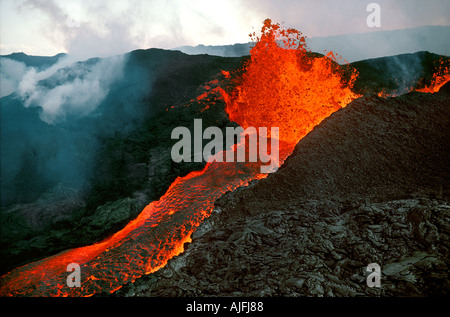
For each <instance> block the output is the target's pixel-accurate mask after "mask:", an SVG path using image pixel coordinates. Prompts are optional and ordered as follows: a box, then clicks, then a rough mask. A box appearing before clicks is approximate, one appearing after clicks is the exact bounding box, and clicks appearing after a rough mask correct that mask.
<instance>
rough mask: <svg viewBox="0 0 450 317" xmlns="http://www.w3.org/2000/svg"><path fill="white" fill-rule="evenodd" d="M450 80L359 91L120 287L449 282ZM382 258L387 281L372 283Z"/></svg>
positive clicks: (309, 288)
mask: <svg viewBox="0 0 450 317" xmlns="http://www.w3.org/2000/svg"><path fill="white" fill-rule="evenodd" d="M449 89H450V83H447V85H445V86H444V87H442V88H441V92H439V93H435V94H423V93H409V94H407V95H404V96H402V97H397V98H387V99H383V98H378V97H363V98H360V99H357V100H355V101H353V102H352V103H350V104H349V105H348V106H347V107H346V108H343V109H341V110H339V111H337V112H336V113H334V114H332V115H331V116H330V117H329V118H327V119H325V120H324V121H323V122H322V123H321V124H320V125H318V126H317V127H316V128H314V130H313V131H312V132H310V133H309V134H308V135H307V136H306V137H305V138H303V139H302V140H301V141H300V142H299V143H298V144H297V146H296V148H295V151H294V153H292V155H291V156H290V157H289V158H288V159H287V160H286V161H285V163H284V164H283V166H282V167H281V168H280V169H279V170H278V171H277V172H276V173H274V174H271V175H269V177H267V178H266V179H262V180H259V181H256V182H254V183H253V184H251V185H250V186H248V187H245V188H241V189H238V190H236V191H234V192H230V193H228V194H225V195H224V196H222V197H221V198H220V199H219V200H218V201H217V202H216V208H215V211H216V212H215V213H213V215H212V216H211V217H210V218H208V219H207V220H206V221H205V222H204V223H203V224H202V225H201V226H200V228H199V229H198V230H197V232H196V233H195V234H194V235H193V237H192V238H193V239H192V243H191V244H190V245H187V246H186V248H187V251H185V253H183V254H182V255H180V256H178V257H176V258H173V259H172V260H171V261H169V263H168V265H167V266H166V267H164V268H163V269H161V270H160V271H158V272H156V273H155V274H152V275H149V276H145V277H142V278H140V279H138V280H137V281H135V282H134V283H129V284H127V285H126V286H125V287H123V288H122V289H121V290H119V291H118V292H117V293H116V294H114V296H380V295H381V296H429V295H444V294H448V293H449V290H450V284H449V282H448V268H449V262H448V254H449V247H450V245H449V241H448V236H449V233H450V228H449V226H448V221H447V219H448V217H449V216H450V203H449V199H450V181H449V180H450V168H449V166H448V162H449V160H450V151H449V149H450V144H449V142H450V124H449V123H450V122H449V120H450V107H449V105H450V90H449ZM370 263H377V264H379V265H380V267H381V274H382V277H381V281H382V282H381V285H382V286H381V288H376V287H375V288H370V287H368V286H367V284H366V277H367V271H366V267H367V265H369V264H370Z"/></svg>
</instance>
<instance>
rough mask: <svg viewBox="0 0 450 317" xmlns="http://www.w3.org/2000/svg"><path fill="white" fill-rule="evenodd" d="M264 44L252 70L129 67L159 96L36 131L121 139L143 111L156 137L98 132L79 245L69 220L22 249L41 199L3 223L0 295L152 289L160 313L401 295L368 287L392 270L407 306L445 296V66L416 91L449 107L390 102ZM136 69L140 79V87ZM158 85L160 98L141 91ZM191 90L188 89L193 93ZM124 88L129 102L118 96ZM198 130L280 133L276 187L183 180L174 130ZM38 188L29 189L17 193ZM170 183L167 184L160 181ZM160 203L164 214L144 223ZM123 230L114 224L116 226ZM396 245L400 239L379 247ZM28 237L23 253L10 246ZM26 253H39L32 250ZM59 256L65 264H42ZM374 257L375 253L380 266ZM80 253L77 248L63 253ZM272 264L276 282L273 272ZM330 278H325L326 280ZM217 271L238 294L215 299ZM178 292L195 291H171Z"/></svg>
mask: <svg viewBox="0 0 450 317" xmlns="http://www.w3.org/2000/svg"><path fill="white" fill-rule="evenodd" d="M252 36H253V37H256V34H253V35H252ZM255 42H256V44H255V46H254V47H253V48H252V50H251V52H250V53H251V55H250V56H249V57H245V58H242V59H241V58H219V57H213V56H206V55H205V56H188V55H185V54H182V53H180V52H167V53H166V52H164V51H162V50H150V51H147V52H146V51H135V52H132V53H131V54H130V56H128V57H129V59H128V60H127V63H126V64H125V69H130V67H134V69H135V70H136V69H137V71H135V72H133V75H132V76H130V74H127V78H132V79H137V82H138V83H139V88H140V89H142V88H143V87H144V86H143V85H144V84H145V83H148V82H152V93H144V94H141V95H139V94H138V95H137V96H136V95H134V94H133V93H132V92H133V91H135V90H134V88H136V87H135V86H133V85H129V84H128V80H123V79H122V80H119V81H117V82H113V83H112V86H111V87H112V88H114V89H112V90H111V91H112V92H111V93H106V99H105V100H106V101H105V102H102V103H100V105H98V106H97V107H98V108H97V109H96V110H95V111H93V112H91V113H89V114H88V115H87V116H81V117H77V120H76V121H72V122H71V124H68V123H67V122H63V123H61V122H60V123H57V124H54V123H53V125H52V126H50V127H49V126H48V125H44V124H42V123H41V122H40V123H39V124H40V126H41V129H43V130H46V129H50V131H51V130H56V131H64V132H65V131H71V128H73V127H74V126H75V123H74V122H76V124H79V125H83V124H85V123H86V122H88V123H90V124H91V125H92V126H98V125H100V126H102V123H105V122H106V123H107V124H108V123H111V122H112V121H111V119H112V118H113V119H117V117H116V116H114V111H111V105H112V109H120V110H121V112H120V114H127V113H128V111H129V110H130V109H129V108H128V107H129V106H130V104H132V103H133V102H134V101H136V100H139V106H140V107H142V108H143V109H147V108H146V106H151V107H153V108H152V109H154V108H155V107H156V109H155V110H154V111H144V112H143V117H144V118H146V120H139V119H143V118H140V117H139V116H131V118H132V119H133V120H132V121H133V122H135V126H134V129H130V130H127V131H120V125H119V127H117V126H114V125H112V126H111V125H106V129H107V128H109V127H112V130H113V132H114V131H116V132H115V133H107V134H102V133H100V136H99V135H98V133H97V132H98V131H102V130H95V132H96V133H95V140H96V142H95V143H93V144H94V145H97V142H98V143H100V144H102V146H100V147H99V148H96V147H94V148H95V149H96V151H97V152H96V156H95V158H96V160H94V161H93V163H92V164H93V168H92V173H93V175H94V177H93V179H92V180H91V183H90V184H89V185H90V186H87V187H86V188H82V189H83V190H85V191H87V194H83V195H84V196H83V195H81V196H82V198H81V199H80V204H75V205H77V206H81V207H80V208H79V209H77V212H79V214H81V216H79V218H78V219H80V221H81V222H80V224H79V225H77V226H76V228H74V229H67V227H68V223H67V222H69V223H71V222H74V220H76V219H77V218H76V217H75V218H66V219H65V222H64V221H61V222H58V223H53V224H49V225H45V226H41V227H40V228H39V229H40V231H37V232H36V231H33V230H32V229H31V230H29V231H28V232H26V233H24V232H23V231H22V232H19V233H17V230H15V227H14V220H15V219H17V218H15V217H17V214H20V212H18V211H20V210H22V211H23V210H34V209H35V208H36V206H39V205H36V204H34V203H33V199H32V198H30V199H29V201H25V202H22V204H21V205H20V204H19V205H17V204H16V205H14V206H13V207H10V206H6V207H7V208H6V212H4V214H5V215H8V217H7V218H4V217H2V221H3V219H6V221H4V222H3V223H2V227H3V226H5V225H11V230H10V236H6V237H3V239H2V243H3V244H4V245H7V246H8V249H7V251H6V252H9V254H11V255H17V254H21V257H16V258H15V259H14V257H12V258H9V259H7V261H9V263H7V264H6V265H5V266H6V267H7V269H6V271H8V273H6V274H4V275H3V276H2V278H1V285H2V286H1V291H0V293H1V294H2V295H6V296H92V295H99V294H111V293H112V294H114V295H129V294H135V288H136V287H140V288H141V290H140V293H139V294H140V295H149V296H153V295H161V296H167V295H188V296H199V295H208V294H211V295H249V294H251V295H254V296H263V295H273V296H276V295H288V296H297V295H329V296H335V295H344V296H345V295H359V294H363V295H364V294H367V295H371V294H374V292H383V291H384V292H385V293H383V294H388V295H398V294H400V295H402V294H404V293H401V292H400V293H398V292H395V291H392V290H391V289H387V290H385V289H382V290H376V289H375V290H372V291H367V290H364V289H363V286H364V285H365V284H364V278H362V275H361V274H359V275H358V272H359V273H361V272H360V271H361V268H363V267H364V265H365V261H366V262H367V261H368V262H367V264H369V263H373V262H375V261H377V262H380V263H381V264H382V267H383V268H387V270H386V272H385V274H387V276H389V278H391V279H393V280H395V279H401V278H402V277H403V281H405V284H404V286H402V287H403V288H402V289H405V290H406V291H407V290H408V289H413V294H415V293H414V292H416V293H420V290H419V286H418V284H414V283H419V284H420V283H423V281H424V280H425V279H427V280H433V281H438V280H441V279H442V276H441V274H442V272H443V271H446V269H447V263H446V254H447V253H446V252H448V248H447V245H446V244H445V243H440V242H442V241H444V242H445V241H446V240H445V239H446V237H447V236H448V232H446V227H445V225H443V224H442V221H441V220H442V219H445V217H447V216H448V215H446V212H447V211H448V203H447V202H448V179H449V177H448V176H449V170H448V167H447V164H446V162H448V158H449V155H448V154H449V153H448V148H449V147H448V145H449V144H448V140H449V138H448V132H449V131H448V126H449V125H448V118H449V116H448V105H449V97H448V85H444V84H443V82H444V80H445V78H446V77H445V76H447V75H448V68H447V66H446V65H447V63H448V58H446V57H445V56H438V55H434V54H429V53H425V54H422V53H419V54H417V57H418V59H419V61H423V60H424V59H426V60H428V61H429V60H432V63H433V65H434V66H433V67H434V68H431V67H428V68H425V69H426V70H427V71H429V72H431V73H432V74H433V75H432V76H430V77H429V78H425V79H423V82H421V83H420V84H421V85H422V86H423V87H425V88H427V89H429V91H430V92H431V91H433V92H434V91H436V90H439V91H438V92H434V93H421V92H411V93H409V94H407V95H405V96H402V97H396V98H392V97H390V95H392V96H394V95H396V94H398V91H397V90H395V89H396V88H399V87H398V86H397V87H394V88H393V87H392V86H388V85H386V83H385V82H382V83H378V82H370V81H369V80H368V79H364V77H362V79H360V78H361V77H358V76H359V75H358V74H359V70H358V68H357V67H354V65H352V64H348V63H345V62H342V61H341V60H340V59H339V57H338V56H336V54H334V53H333V52H326V54H324V55H322V54H317V53H314V52H310V51H309V50H308V49H307V47H306V44H305V37H304V36H303V35H302V34H301V32H299V31H297V30H294V29H284V28H283V27H281V26H280V25H279V24H273V23H272V22H271V21H270V20H266V21H265V22H264V26H263V28H262V30H261V36H258V37H256V38H255ZM415 57H416V55H415ZM407 60H408V59H407V58H404V57H400V61H407ZM98 63H99V60H89V61H86V62H85V63H82V64H77V66H76V68H72V69H71V68H65V69H63V70H61V71H58V73H57V74H56V75H55V76H54V77H52V78H49V79H47V80H45V81H42V82H40V83H39V85H41V87H42V89H44V90H45V89H50V90H51V89H53V88H54V87H57V86H58V85H59V84H60V83H61V80H62V79H64V80H73V81H74V82H77V81H76V79H78V80H82V78H84V77H87V78H89V76H88V75H87V74H86V73H84V71H85V70H86V69H87V70H88V72H87V73H92V72H95V69H96V68H95V67H96V66H95V65H98ZM374 64H375V65H379V64H380V63H379V61H375V62H373V63H372V62H370V61H369V62H366V63H362V64H360V65H362V66H361V67H360V69H361V70H363V69H364V67H373V65H374ZM149 65H151V67H150V68H149ZM139 67H145V70H146V71H145V72H143V73H144V75H142V74H143V73H142V72H140V71H139ZM430 68H431V70H430ZM437 69H439V70H440V71H442V72H440V71H439V72H438V71H437ZM89 70H90V71H89ZM149 70H151V71H149ZM421 70H423V69H421ZM187 73H188V75H186V74H187ZM80 74H81V75H80ZM149 74H151V80H146V81H145V82H143V81H142V79H148V76H149ZM371 74H372V73H371V72H368V77H370V75H371ZM422 75H423V74H422V73H419V77H420V76H422ZM77 76H79V77H77ZM74 77H75V80H74V79H73V78H74ZM422 77H424V76H422ZM422 77H420V78H422ZM173 78H176V79H173ZM442 78H444V80H443V79H442ZM409 79H410V78H408V80H409ZM183 80H186V81H188V82H189V85H187V86H183V84H182V82H183ZM364 83H365V84H366V85H364ZM178 85H179V88H178V89H177V88H176V87H178ZM169 86H170V87H172V88H168V87H169ZM194 86H195V87H196V88H197V89H196V91H195V93H192V92H191V89H193V87H194ZM438 86H439V87H440V88H439V87H438ZM364 87H366V89H364ZM125 88H126V89H127V91H129V92H130V94H125V95H121V94H120V93H119V91H124V89H125ZM425 88H424V89H425ZM414 89H415V88H414V87H412V88H411V89H410V90H414ZM139 91H142V90H139ZM144 91H145V89H144ZM174 91H176V93H175V92H174ZM380 92H382V95H383V97H380V96H378V95H379V93H380ZM365 94H368V95H371V96H363V95H365ZM374 94H375V96H374ZM119 97H120V98H119ZM5 100H6V101H5V104H6V107H3V105H2V111H7V110H8V111H11V112H14V111H16V110H17V109H18V108H20V107H19V106H18V105H17V104H18V103H19V102H20V100H21V99H20V98H19V96H18V95H17V94H13V95H10V96H7V98H6V99H5ZM130 100H133V102H131V103H130ZM28 106H29V105H28ZM3 109H6V110H3ZM11 109H13V110H11ZM20 109H22V111H24V112H30V115H29V117H32V119H30V120H31V121H32V122H33V123H36V122H39V121H35V120H38V118H39V116H40V113H39V110H38V111H36V108H35V109H34V110H33V108H31V109H30V108H26V107H24V108H20ZM44 110H45V109H44ZM147 110H148V109H147ZM33 111H34V112H33ZM131 112H132V113H134V112H133V111H131ZM5 113H8V112H5ZM41 114H42V113H41ZM2 115H3V114H2ZM77 115H79V114H77ZM196 117H197V118H198V117H201V118H204V119H205V120H206V122H207V124H210V125H215V126H219V127H220V128H223V129H225V128H226V127H227V126H242V127H243V128H247V127H251V126H254V127H271V126H277V127H279V128H280V134H279V144H280V159H279V163H280V168H279V170H278V171H277V172H276V173H274V174H261V173H260V168H259V167H260V166H259V164H260V163H258V162H244V163H235V162H214V161H208V162H197V163H198V164H188V165H183V166H180V165H175V163H174V162H173V161H171V160H170V148H171V146H172V145H173V142H171V141H169V140H170V131H171V129H172V128H174V127H177V126H179V125H183V126H188V127H190V128H192V123H193V122H194V118H196ZM127 118H129V117H127ZM41 119H42V117H41ZM118 122H121V121H120V120H119V121H118ZM204 122H205V121H204ZM204 124H205V123H204ZM2 127H3V125H2ZM48 133H49V134H51V132H48ZM89 137H93V136H92V135H89ZM268 137H269V139H270V138H271V137H274V136H271V135H269V136H268ZM149 144H150V145H149ZM224 151H233V149H224ZM94 152H95V151H94ZM30 153H31V156H30V157H33V155H34V157H36V156H39V155H43V154H42V153H40V152H39V151H37V150H34V151H33V150H31V152H30ZM80 153H83V152H80ZM142 153H145V154H144V155H143V154H142ZM31 161H32V160H31ZM28 165H30V163H29V162H28V163H27V162H25V163H24V166H23V167H22V169H19V170H20V171H29V169H27V168H28ZM31 165H32V164H31ZM30 174H33V173H22V174H20V173H19V174H18V175H19V176H18V178H20V177H23V175H25V176H27V175H30ZM16 176H17V175H16ZM147 177H148V178H149V179H147ZM161 178H165V180H164V182H158V181H157V180H158V179H161ZM137 179H138V180H137ZM155 180H156V181H155ZM16 184H17V183H16ZM19 184H20V183H19ZM22 184H23V183H22ZM47 186H49V187H52V186H55V183H53V184H50V185H47ZM18 187H20V186H18ZM36 187H37V188H42V186H36ZM44 187H45V186H44ZM52 188H53V189H52V191H51V192H52V193H54V191H55V190H54V188H55V187H52ZM16 189H17V188H16ZM19 189H20V188H19ZM150 189H151V190H150ZM153 189H156V190H153ZM227 192H228V194H226V193H227ZM41 194H42V192H41V193H37V197H41V198H42V196H40V195H41ZM149 198H155V199H154V201H153V202H152V203H150V204H149V205H147V206H146V207H145V208H144V206H142V204H143V202H145V201H146V200H148V199H149ZM113 199H114V200H113ZM112 200H113V201H112ZM50 201H51V200H50ZM39 202H42V199H41V200H39ZM24 204H25V205H24ZM30 204H31V205H30ZM47 204H48V201H47V203H46V202H45V200H44V203H43V205H47ZM27 208H28V209H27ZM140 208H143V210H142V209H140ZM136 210H139V211H141V212H140V213H139V215H136V213H137V211H136ZM111 211H112V212H113V214H111V213H110V212H111ZM2 212H3V211H2ZM116 212H117V213H116ZM124 212H125V214H126V215H125V216H124V215H123V214H121V213H124ZM23 214H26V212H25V213H23ZM116 215H117V217H118V218H120V219H114V218H115V217H116ZM111 218H113V219H111ZM36 219H39V217H36ZM110 220H112V222H113V225H110V224H109V223H110V222H109V221H110ZM358 221H361V223H359V222H358ZM103 224H108V228H106V229H105V228H103ZM99 227H100V228H99ZM118 227H120V228H118ZM48 229H51V231H50V232H44V231H46V230H48ZM311 230H312V231H311ZM385 231H388V232H389V234H386V235H383V233H384V232H385ZM397 231H400V233H397ZM392 232H394V233H392ZM391 233H392V234H391ZM15 235H16V236H15ZM17 236H19V237H20V241H19V242H11V241H14V240H15V239H14V237H17ZM76 237H83V239H81V240H82V241H80V239H77V238H76ZM344 237H345V239H344ZM74 238H75V239H74ZM396 238H398V240H401V242H399V243H400V245H401V246H400V247H395V248H394V249H393V251H392V250H391V249H390V246H391V245H395V243H394V242H392V241H391V240H393V239H394V240H395V239H396ZM89 239H90V240H91V241H90V242H89V243H87V241H86V240H89ZM342 239H343V241H342V244H339V241H340V240H342ZM74 240H75V242H74ZM23 241H30V242H31V245H28V246H23V244H24V243H23ZM67 241H71V242H69V243H67ZM55 242H56V244H58V246H57V247H53V249H51V250H49V249H47V248H45V246H46V245H51V246H53V245H54V244H55ZM438 242H439V243H438ZM371 243H372V244H374V245H375V246H376V247H377V248H376V249H373V250H372V249H370V247H373V245H372V244H371ZM383 243H385V244H384V245H383ZM68 245H70V246H71V247H72V248H71V249H68V250H67V246H68ZM205 245H207V246H205ZM386 246H387V250H386ZM186 247H187V251H185V248H186ZM259 247H261V248H259ZM21 248H22V249H21ZM27 248H28V250H29V249H31V248H37V249H39V250H40V251H39V252H37V253H38V254H36V255H34V259H33V260H35V261H34V262H31V261H29V257H28V258H25V257H26V254H27ZM62 248H64V249H62ZM202 248H203V251H206V252H203V251H200V250H202ZM62 250H65V251H62ZM217 250H219V252H216V251H217ZM429 250H433V252H431V251H430V252H428V251H429ZM60 251H61V252H60ZM45 252H47V254H45ZM49 252H50V253H51V254H48V253H49ZM58 252H59V253H58ZM280 252H281V253H280ZM180 254H181V255H180ZM411 254H412V255H411ZM179 255H180V256H179ZM249 255H250V256H249ZM407 255H411V257H413V258H408V257H407ZM218 257H220V259H227V263H224V262H221V263H222V264H227V266H226V267H224V266H221V265H218V262H220V260H219V258H218ZM265 257H266V258H267V261H269V262H270V263H272V264H273V266H275V267H276V268H279V269H280V271H278V270H274V269H273V266H271V265H269V264H270V263H269V262H266V261H265V260H263V261H262V262H261V259H263V258H265ZM430 258H432V260H430ZM276 259H278V260H279V261H281V262H277V260H276ZM258 261H259V262H258ZM30 262H31V263H30ZM18 263H20V264H21V265H18ZM72 263H76V264H79V265H80V269H81V272H82V276H83V278H82V281H81V283H80V286H79V287H70V286H69V285H68V284H67V283H66V278H67V275H68V273H67V270H66V268H67V265H69V264H72ZM398 263H404V264H405V265H406V266H405V265H403V266H402V265H400V264H398ZM410 263H413V264H414V269H416V267H418V268H419V273H417V274H416V273H415V272H416V271H414V270H413V271H414V272H413V273H411V274H412V275H411V274H409V275H408V273H407V272H410V270H409V269H410V268H411V265H410V266H407V264H410ZM296 265H297V266H296ZM399 266H400V268H399ZM207 267H208V268H207ZM430 267H434V268H435V267H438V268H439V270H438V271H437V274H435V275H427V272H428V273H429V271H427V270H428V269H429V268H430ZM319 268H323V270H319V272H316V273H314V272H315V271H314V270H315V269H319ZM210 269H216V270H217V271H215V273H214V274H217V276H218V277H220V278H221V279H224V280H225V281H228V282H229V283H222V284H223V285H219V283H216V282H213V281H212V280H211V279H214V277H213V276H214V274H213V273H212V271H211V270H210ZM282 269H284V271H281V270H282ZM411 269H412V268H411ZM286 270H287V271H289V272H291V273H295V275H292V274H288V272H287V271H286ZM269 271H270V272H272V273H270V272H269ZM313 271H314V272H313ZM405 271H406V272H405ZM257 272H260V274H256V273H257ZM423 272H425V273H424V274H422V273H423ZM331 273H333V274H331ZM205 274H206V275H205ZM271 274H273V276H272V277H271V276H270V275H271ZM399 274H400V275H399ZM414 274H415V275H414ZM276 275H278V276H281V278H280V277H279V278H275V276H276ZM355 275H356V276H355ZM180 278H183V279H184V281H185V283H184V284H181V285H180V284H177V283H178V282H177V281H179V279H180ZM361 278H362V280H363V281H362V282H361ZM273 279H275V280H273ZM205 281H206V282H205ZM207 281H209V282H211V283H212V284H214V285H216V286H211V284H210V283H209V282H207ZM355 281H359V283H362V286H358V285H357V284H355V283H356V282H355ZM196 283H197V284H196ZM352 283H353V284H352ZM408 283H409V284H408ZM411 283H412V286H411ZM433 283H434V282H433ZM436 283H437V282H436ZM124 285H125V286H124ZM330 285H334V286H330ZM388 285H389V284H388ZM432 285H433V287H431V288H424V290H423V292H425V293H426V292H445V291H446V290H447V289H448V287H447V286H446V285H445V284H444V285H443V286H441V287H436V285H435V284H432ZM303 286H305V288H304V287H303ZM365 287H367V286H365ZM148 289H150V291H149V290H148ZM192 289H195V290H196V291H193V292H191V291H190V290H192ZM406 291H405V292H406ZM239 292H240V293H239ZM375 294H377V293H375ZM420 294H421V293H420Z"/></svg>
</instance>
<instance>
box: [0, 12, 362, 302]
mask: <svg viewBox="0 0 450 317" xmlns="http://www.w3.org/2000/svg"><path fill="white" fill-rule="evenodd" d="M252 36H253V37H255V33H253V34H252ZM256 41H257V42H256V45H255V46H254V47H253V48H252V50H251V59H250V61H249V63H248V64H247V65H246V69H245V72H244V74H243V75H242V78H238V79H237V80H238V84H237V86H236V88H235V89H234V91H232V92H231V93H229V94H228V93H227V92H226V91H225V90H224V89H223V88H222V87H220V83H219V81H212V82H209V83H208V84H207V85H206V86H205V87H204V89H205V90H206V92H205V93H202V94H201V95H200V96H198V98H197V99H198V100H202V101H203V102H205V99H207V97H208V95H209V94H216V95H219V96H220V97H221V98H222V99H223V100H224V102H225V103H226V111H227V113H228V114H229V117H230V119H231V120H232V121H235V122H237V123H238V124H239V125H241V126H242V127H243V128H247V127H249V126H252V127H256V128H258V127H267V128H268V130H269V131H270V128H271V127H279V129H280V158H279V162H280V164H281V163H282V162H283V161H284V159H285V158H286V157H287V156H288V155H289V153H291V152H292V150H293V148H294V146H295V145H296V144H297V142H298V141H299V140H300V139H301V138H302V137H304V136H305V135H306V134H307V133H309V132H310V131H311V130H312V129H313V128H314V126H316V125H317V124H319V123H320V122H321V121H322V120H323V119H324V118H326V117H328V116H329V115H330V114H331V113H333V112H334V111H336V110H338V109H340V108H342V107H345V106H346V105H347V103H349V102H350V101H352V100H353V99H355V98H357V97H358V96H357V95H355V94H354V93H352V92H351V87H352V85H353V82H354V80H355V79H356V76H357V75H356V73H355V72H353V73H351V74H350V77H349V79H347V80H344V76H343V74H341V71H340V68H339V65H338V64H337V63H335V56H334V55H333V53H328V54H327V56H323V57H312V55H311V54H310V53H309V52H308V51H307V50H306V45H305V38H304V37H303V36H302V35H301V33H300V32H299V31H296V30H293V29H287V30H284V29H282V28H281V26H280V25H278V24H272V22H271V21H270V20H266V21H265V22H264V26H263V28H262V35H261V37H260V38H257V39H256ZM222 75H223V76H224V78H226V79H229V78H230V76H231V75H230V73H229V72H228V71H222ZM212 86H214V87H215V88H211V87H212ZM211 99H214V98H211ZM166 111H169V109H166ZM229 151H232V150H229ZM260 164H261V163H260V162H259V163H258V162H257V163H235V162H230V163H226V162H223V163H218V162H209V163H207V165H206V167H205V168H204V169H203V170H202V171H194V172H191V173H190V174H188V175H187V176H185V177H182V178H177V179H176V180H175V181H174V182H173V183H172V185H171V186H170V188H169V189H168V190H167V192H166V194H165V195H164V196H163V197H161V199H160V200H159V201H154V202H152V203H151V204H149V205H148V206H147V207H146V208H145V209H144V210H143V211H142V212H141V214H140V215H139V216H138V217H137V218H136V219H135V220H133V221H131V222H130V223H129V224H128V225H127V226H126V227H125V228H124V229H122V230H121V231H119V232H117V233H116V234H114V235H112V236H111V237H110V238H108V239H105V240H104V241H102V242H99V243H96V244H93V245H90V246H86V247H81V248H77V249H73V250H68V251H64V252H61V253H59V254H57V255H54V256H51V257H48V258H45V259H42V260H40V261H36V262H33V263H30V264H27V265H24V266H22V267H19V268H16V269H15V270H13V271H12V272H10V273H8V274H5V275H4V276H2V277H1V280H0V295H2V296H92V295H93V294H95V293H99V292H114V291H116V290H117V289H119V288H121V287H122V285H124V284H125V283H127V282H132V281H134V280H135V279H136V278H138V277H140V276H142V275H144V274H150V273H153V272H155V271H157V270H159V269H160V268H161V267H163V266H164V265H166V263H167V261H168V260H169V259H171V258H172V257H174V256H176V255H178V254H180V253H181V252H183V250H184V243H189V242H190V241H191V234H192V233H193V232H194V231H195V229H196V227H197V226H198V225H200V224H201V223H202V221H203V220H204V219H205V218H206V217H208V216H209V215H210V214H211V212H212V210H213V206H214V202H215V200H216V199H217V198H219V197H220V196H222V195H223V194H224V193H225V192H227V191H229V190H234V189H236V188H238V187H240V186H246V185H247V184H248V182H250V181H251V180H254V179H261V178H264V177H266V176H267V174H260ZM70 263H78V264H79V265H80V267H81V275H82V278H81V287H79V288H77V287H74V288H69V287H68V286H67V285H66V278H67V276H68V274H69V273H68V272H66V267H67V265H68V264H70Z"/></svg>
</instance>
